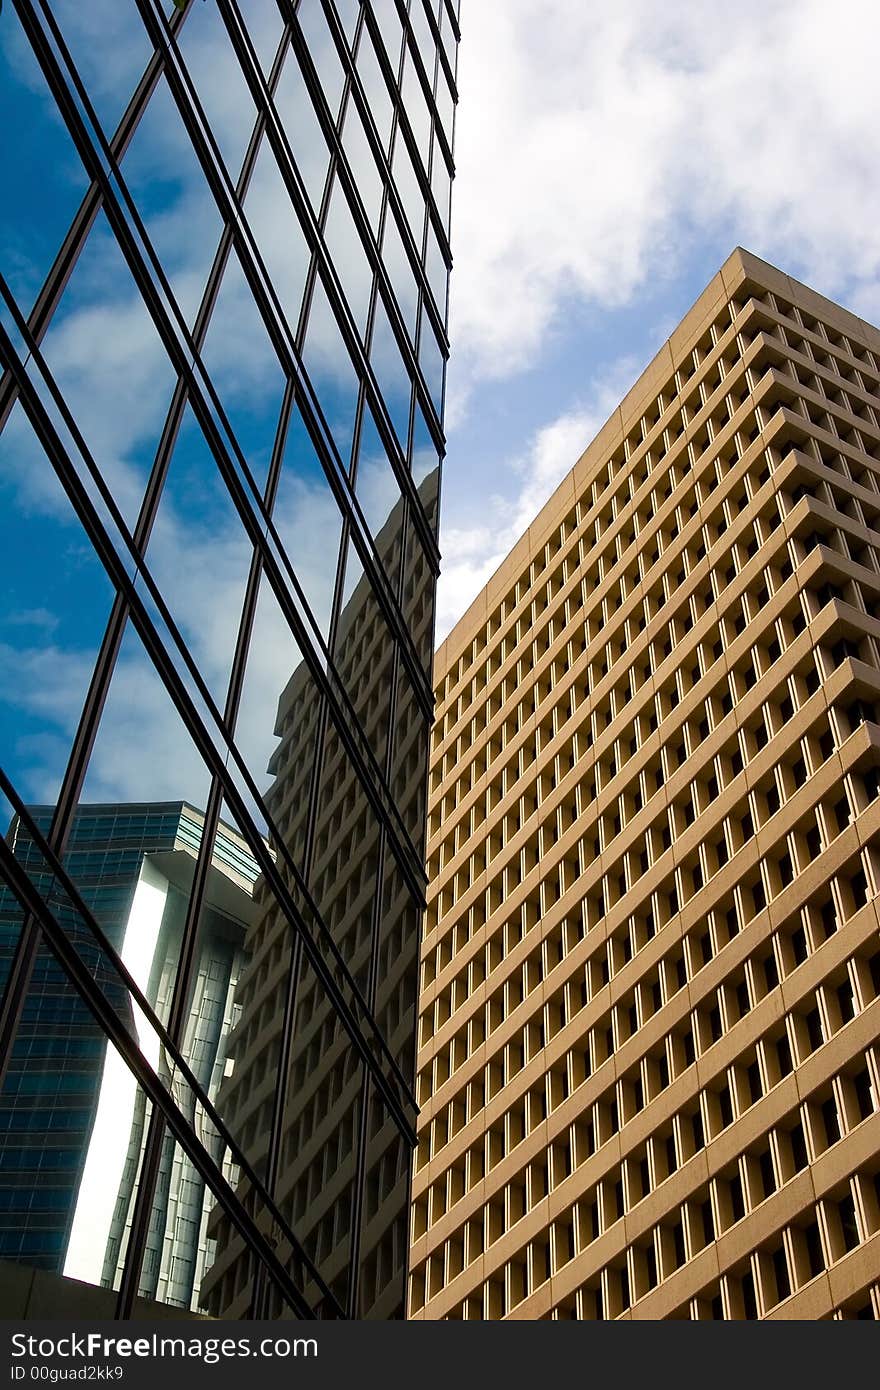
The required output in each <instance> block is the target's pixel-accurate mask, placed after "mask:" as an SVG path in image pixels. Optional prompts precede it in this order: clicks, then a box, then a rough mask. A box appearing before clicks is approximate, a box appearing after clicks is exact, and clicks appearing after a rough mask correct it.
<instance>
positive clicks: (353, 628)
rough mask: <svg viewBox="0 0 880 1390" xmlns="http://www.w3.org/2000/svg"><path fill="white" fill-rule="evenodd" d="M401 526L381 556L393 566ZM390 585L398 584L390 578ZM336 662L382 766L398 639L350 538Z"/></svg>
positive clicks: (398, 544)
mask: <svg viewBox="0 0 880 1390" xmlns="http://www.w3.org/2000/svg"><path fill="white" fill-rule="evenodd" d="M399 529H400V528H397V530H396V531H395V532H394V533H393V534H392V535H391V536H390V537H389V538H388V542H387V543H386V544H385V546H384V547H383V549H384V551H385V553H384V554H382V556H381V558H382V559H383V561H385V563H386V568H388V569H389V571H390V570H391V569H392V567H393V564H394V561H395V559H396V560H397V561H398V562H399V559H400V535H399ZM392 587H393V588H395V587H396V584H395V583H394V581H392ZM334 662H335V666H336V670H337V671H338V672H339V675H340V677H341V680H342V683H343V685H344V687H345V690H346V692H347V694H348V697H349V699H350V701H351V703H352V705H353V707H354V712H355V714H356V716H357V718H358V720H359V721H360V725H361V728H362V729H363V731H364V733H365V734H366V736H367V740H368V742H369V744H370V747H371V748H372V750H373V754H374V756H375V758H376V761H377V762H378V764H379V767H380V768H384V766H385V755H386V752H387V745H388V722H389V721H388V715H389V708H390V704H391V682H392V671H393V667H394V642H393V639H392V637H391V633H390V631H389V630H388V626H387V624H386V622H385V618H384V616H383V614H382V610H381V608H380V607H379V603H378V600H377V599H376V595H375V593H374V591H373V587H372V585H371V583H370V581H369V579H368V577H367V576H366V575H365V574H364V572H363V567H362V565H361V562H360V559H359V557H358V555H357V552H356V551H355V548H354V544H353V543H352V542H351V541H349V546H348V559H347V562H346V571H345V589H344V605H343V608H342V611H341V613H340V615H339V622H338V625H337V632H336V645H335V647H334Z"/></svg>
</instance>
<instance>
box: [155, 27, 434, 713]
mask: <svg viewBox="0 0 880 1390" xmlns="http://www.w3.org/2000/svg"><path fill="white" fill-rule="evenodd" d="M137 3H138V7H139V8H140V9H141V12H142V17H143V19H144V24H145V25H146V26H147V28H148V29H149V31H150V36H151V38H152V39H153V41H154V42H156V43H157V44H161V43H165V41H166V40H165V36H164V32H163V31H162V29H161V27H160V26H159V25H158V23H157V22H156V21H155V17H154V16H153V15H152V13H151V11H150V10H149V3H150V0H137ZM219 7H220V10H221V16H222V18H223V20H224V23H225V24H226V28H227V33H228V34H229V38H230V42H231V44H232V47H233V49H234V51H235V53H236V56H237V58H238V61H239V65H240V66H241V68H242V74H243V76H244V77H245V80H246V81H247V83H248V86H249V88H250V91H251V95H252V97H253V99H254V102H255V104H256V106H257V109H258V110H260V111H262V112H263V113H264V115H265V117H266V122H267V138H268V139H269V143H270V145H271V146H272V150H273V153H274V154H275V158H276V161H277V164H278V168H279V172H280V174H281V177H282V180H283V182H284V184H285V187H286V188H287V192H288V196H289V197H290V199H291V201H292V203H293V205H294V208H295V210H296V214H297V218H298V220H299V222H300V225H301V227H302V230H303V233H304V235H305V237H306V241H307V242H308V244H309V249H310V251H311V252H312V255H313V256H315V257H316V259H317V261H318V263H319V264H320V267H321V277H322V282H323V284H324V288H325V290H326V291H327V293H328V297H329V298H330V302H331V305H333V306H334V308H335V310H336V312H337V320H338V325H339V328H340V332H341V334H342V337H343V340H344V342H345V344H346V347H347V348H348V351H349V354H350V355H351V357H352V360H353V362H354V363H355V366H356V369H357V372H358V375H359V376H360V378H361V380H363V381H365V382H366V383H367V384H368V387H369V394H370V404H371V406H372V407H373V410H374V414H375V416H376V421H377V425H378V426H379V430H380V434H381V435H382V439H383V443H384V444H385V447H386V451H387V452H388V455H389V460H390V461H391V462H392V467H393V468H394V471H395V474H396V475H397V478H398V484H399V485H400V487H401V491H402V493H403V494H404V495H405V496H407V497H409V499H410V501H411V502H412V503H413V504H414V507H415V510H416V522H417V525H418V529H419V532H420V536H421V539H422V544H423V547H424V549H425V553H426V556H427V557H428V559H429V563H430V564H431V566H432V568H433V570H434V572H435V573H437V572H438V569H439V549H438V546H437V540H436V537H435V536H434V534H433V531H432V529H431V526H430V523H429V522H428V519H427V517H426V516H425V513H424V507H423V505H422V501H421V498H420V497H419V495H418V492H417V490H416V487H415V484H414V482H413V479H412V475H411V474H410V472H409V470H408V469H407V467H406V460H405V458H404V456H403V454H402V451H401V449H400V445H399V444H398V442H397V438H396V435H395V433H394V429H393V426H392V425H391V422H390V417H388V415H387V409H386V407H385V403H384V400H383V399H382V395H381V392H380V391H379V388H378V385H377V383H376V381H375V376H374V374H373V371H372V368H371V367H370V365H369V362H368V360H367V359H366V355H365V353H364V351H363V348H362V347H361V345H360V340H359V338H358V336H357V331H356V329H355V326H354V323H353V321H352V320H351V314H350V310H349V307H348V304H347V301H346V299H345V295H344V294H343V292H342V288H341V285H340V282H339V277H338V273H337V271H336V268H335V266H334V265H333V263H332V260H331V258H330V256H329V255H328V253H327V250H326V246H325V244H324V239H323V235H322V233H321V231H320V227H319V222H318V219H317V217H316V216H315V214H314V213H313V212H312V208H311V203H310V201H309V199H308V196H307V194H306V192H305V189H304V187H303V184H302V180H301V177H300V174H299V170H298V168H297V165H296V161H295V159H294V157H293V154H292V151H291V149H290V143H289V141H288V139H287V135H286V132H285V131H284V128H283V126H282V124H281V121H280V120H279V118H278V114H277V111H276V109H275V104H274V100H273V96H272V93H270V92H269V90H268V88H267V86H266V82H265V79H264V77H263V74H262V70H261V68H260V65H259V63H258V62H257V60H256V57H255V55H254V52H253V46H252V44H251V41H250V38H249V35H248V34H247V30H246V28H245V26H244V24H243V22H242V20H241V17H240V13H239V12H238V9H237V7H233V6H231V5H229V4H227V3H225V0H219ZM230 19H231V21H232V22H230ZM151 24H152V26H153V27H152V28H151ZM292 33H293V37H294V38H296V36H297V35H299V28H298V26H297V28H296V30H295V31H292ZM299 39H300V46H299V47H297V48H295V52H296V56H297V60H298V61H299V63H300V67H301V68H302V69H303V77H304V79H305V80H306V83H307V87H309V92H310V96H311V97H312V100H313V103H314V105H315V108H316V114H318V116H319V118H320V116H321V103H324V97H323V92H322V90H321V88H320V85H319V84H318V82H317V77H316V76H315V75H314V74H312V80H311V84H310V82H309V73H308V71H307V69H306V65H305V64H304V62H303V51H302V38H301V35H299ZM307 56H308V55H307V54H306V57H307ZM172 59H174V61H171V60H172ZM166 77H167V79H168V84H169V87H170V89H171V91H172V94H173V95H174V97H175V100H176V101H177V104H178V107H179V110H180V113H181V117H182V119H183V121H184V123H185V125H186V126H187V129H188V131H189V134H190V138H191V140H192V142H193V146H194V148H195V150H196V153H197V155H198V157H199V160H200V162H201V164H202V169H203V172H204V173H205V177H206V180H207V182H208V184H209V186H210V187H211V189H212V191H213V192H214V196H215V199H216V201H217V204H218V208H219V210H220V212H221V215H222V216H223V217H224V218H226V219H227V220H231V221H233V222H234V224H235V225H236V229H237V230H238V231H239V232H240V234H241V236H242V238H243V239H244V240H245V241H246V242H247V247H248V252H247V254H248V255H249V256H251V257H253V262H254V267H253V275H252V273H250V268H249V267H248V266H247V265H246V264H244V256H242V261H243V268H244V269H245V273H246V275H247V276H248V280H249V282H250V283H251V287H252V289H253V292H254V298H255V299H256V301H257V304H258V307H259V308H260V310H261V313H263V317H264V319H265V318H266V312H265V309H264V305H263V301H262V296H261V293H260V291H259V290H258V288H257V285H256V284H255V283H254V278H253V276H254V275H257V276H259V277H262V279H263V280H264V281H265V282H266V292H267V296H268V298H269V300H270V302H271V305H272V308H273V310H274V311H275V315H276V318H277V320H278V323H279V325H280V327H281V331H282V343H281V344H280V345H278V351H279V355H280V356H281V357H282V360H283V361H285V365H286V366H287V370H288V371H290V372H292V373H296V374H297V375H298V376H299V377H300V379H301V382H302V384H303V387H304V390H305V391H306V392H307V394H308V397H309V403H310V406H311V409H312V410H313V411H314V414H315V416H316V418H318V419H320V420H321V421H322V423H323V424H324V429H323V436H324V440H325V442H326V444H327V445H328V446H329V450H330V453H331V455H332V456H333V463H332V465H331V466H332V467H334V468H337V469H338V470H339V477H340V481H341V485H342V492H343V494H344V497H345V501H344V503H342V504H341V505H342V506H343V510H344V511H346V512H347V513H348V514H350V515H351V518H352V520H353V521H354V522H355V523H356V524H355V527H354V534H355V539H356V541H357V544H358V551H359V553H360V554H361V559H362V560H363V562H364V569H365V571H367V572H368V573H369V574H370V577H371V580H372V582H373V586H374V588H375V589H376V591H377V595H378V597H379V598H380V600H381V599H382V597H383V594H385V593H387V597H388V600H389V602H390V607H391V610H392V612H393V614H394V617H393V619H391V620H390V622H389V625H390V626H391V629H392V631H393V632H394V633H395V635H396V636H397V638H398V640H399V641H400V642H401V645H402V646H403V648H404V651H405V652H406V654H407V660H408V663H409V664H410V666H411V667H412V675H413V682H414V685H415V686H416V688H417V690H420V691H421V690H422V689H423V690H424V692H425V694H426V696H427V698H428V699H429V700H430V699H431V698H432V693H433V692H432V691H431V688H430V682H429V681H428V680H427V677H426V675H425V673H424V670H423V668H422V666H421V663H420V661H419V659H418V656H417V654H416V653H415V652H414V650H413V648H412V644H411V639H410V636H409V632H408V629H407V627H406V624H405V622H404V621H403V618H402V616H401V615H400V614H399V609H398V606H397V603H396V599H395V598H394V597H393V596H392V595H391V591H390V589H386V585H385V583H384V574H383V570H382V564H381V560H379V559H378V556H377V555H376V554H375V546H374V542H373V540H372V535H371V533H370V530H369V527H367V525H366V522H365V520H364V518H363V514H362V512H361V507H360V501H359V499H358V498H357V496H356V494H355V492H354V490H353V488H352V487H351V484H350V480H349V478H348V472H347V470H346V469H344V468H342V467H341V466H340V464H339V463H338V462H337V461H336V460H337V456H338V451H337V449H336V445H335V443H334V442H333V439H332V435H331V434H330V432H329V430H327V428H326V422H324V421H323V412H322V410H321V407H320V403H319V402H318V399H317V396H316V395H315V392H314V390H313V388H312V386H311V382H310V379H309V374H308V371H307V369H306V368H305V366H304V364H303V363H302V359H301V355H300V353H299V352H298V350H297V348H296V344H295V340H294V338H293V336H292V335H291V334H289V332H288V331H287V322H286V317H285V315H284V312H283V310H282V309H281V307H280V304H279V303H278V300H277V296H276V295H275V291H274V288H273V286H272V284H271V281H270V280H269V277H268V276H266V274H265V267H264V266H263V262H262V257H261V256H260V253H259V249H258V247H257V246H256V242H255V240H254V238H253V235H252V233H251V232H250V229H249V226H248V223H247V218H246V214H245V213H244V211H243V210H242V208H241V207H240V205H239V204H238V203H237V202H236V200H235V199H234V197H231V190H230V186H229V181H228V176H227V175H226V172H225V169H224V167H223V163H222V160H221V159H220V157H219V153H218V151H217V148H216V144H215V142H214V138H213V135H212V132H211V130H210V126H209V123H208V122H207V120H206V119H205V116H204V112H203V111H202V108H201V105H200V103H199V99H198V95H197V93H196V92H195V91H194V89H193V87H192V83H191V81H190V79H189V75H188V73H187V71H186V66H185V64H184V63H183V61H182V60H181V59H180V56H179V54H178V52H177V49H176V47H173V48H172V49H171V50H170V51H169V61H168V63H167V64H166ZM178 79H179V81H180V87H181V89H182V90H181V91H178V89H177V87H176V83H177V81H178ZM312 87H314V88H315V90H312ZM184 93H185V94H184ZM324 104H325V103H324ZM325 105H326V104H325ZM324 114H325V120H329V117H327V115H326V112H325V113H324ZM194 118H195V119H194ZM196 120H197V124H196ZM329 144H330V147H331V151H332V152H333V153H334V154H335V155H336V162H337V166H341V164H342V158H343V156H342V155H341V151H340V150H339V149H337V142H336V140H335V137H334V138H333V139H330V140H329ZM230 202H231V205H232V211H231V213H230ZM365 249H366V248H365ZM372 268H373V269H374V271H375V269H376V267H375V266H373V267H372ZM379 272H380V275H381V274H385V272H384V267H383V265H382V263H381V260H380V261H379ZM386 279H387V275H386ZM389 293H390V291H389ZM391 299H392V302H393V304H394V310H393V314H397V313H399V311H398V310H397V306H396V300H394V298H393V295H392V296H391ZM393 314H391V315H390V317H392V318H393ZM266 324H267V328H269V330H270V332H271V327H270V325H269V321H268V319H266ZM400 331H401V332H403V329H402V327H401V330H400ZM410 355H412V353H411V350H410ZM404 357H405V355H404ZM416 370H418V368H416ZM410 374H411V375H412V372H411V373H410ZM432 409H433V406H432ZM303 414H304V417H305V416H306V412H305V411H304V412H303ZM306 418H307V417H306ZM426 418H427V417H426ZM307 423H308V420H307ZM435 432H436V431H435ZM310 433H311V429H310ZM440 438H441V440H442V433H441V434H440ZM435 442H436V441H435ZM398 456H399V457H398ZM322 462H323V459H322ZM325 469H326V464H325ZM331 482H332V479H331ZM374 557H375V558H374ZM374 569H377V572H376V573H374ZM426 715H427V717H430V714H429V713H428V711H427V706H426Z"/></svg>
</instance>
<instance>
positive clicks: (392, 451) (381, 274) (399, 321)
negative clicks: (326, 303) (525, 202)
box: [218, 0, 448, 572]
mask: <svg viewBox="0 0 880 1390" xmlns="http://www.w3.org/2000/svg"><path fill="white" fill-rule="evenodd" d="M218 3H219V4H220V6H221V10H222V11H223V13H224V16H225V14H226V12H227V11H231V12H233V13H235V15H236V18H237V22H238V25H239V29H240V31H241V33H242V34H244V33H245V27H244V24H243V23H242V21H241V18H240V16H239V14H238V8H237V0H218ZM280 3H282V4H283V3H284V0H280ZM331 28H332V26H331ZM232 37H233V36H232V33H231V31H230V38H232ZM233 42H235V39H234V38H233ZM291 42H292V47H293V50H294V52H295V54H296V57H297V61H298V62H299V65H300V69H301V71H302V74H303V79H304V81H305V83H306V88H307V90H308V92H309V96H310V97H311V100H312V105H313V106H314V108H315V114H316V115H317V117H318V121H319V124H320V125H321V128H322V130H323V133H324V137H325V139H326V140H327V143H328V146H329V148H330V151H331V154H332V156H333V160H334V166H335V170H336V175H337V178H338V179H339V181H340V182H341V184H342V187H343V190H344V192H345V196H346V201H347V203H348V207H349V210H350V212H351V215H352V219H353V221H354V224H355V227H356V229H357V232H358V235H359V237H360V240H361V244H362V246H363V249H364V253H365V255H366V259H367V262H368V264H369V266H370V270H371V271H372V273H373V276H374V278H376V279H377V280H378V284H379V290H380V293H381V296H382V303H383V307H384V309H385V312H386V313H387V315H388V321H389V323H390V324H391V327H392V331H393V332H394V336H395V341H396V342H397V346H398V349H399V351H400V354H401V359H402V361H403V363H404V365H405V367H406V369H407V373H408V375H409V377H410V380H411V382H414V383H415V387H416V396H417V398H418V399H419V401H420V403H421V405H422V412H423V414H424V417H425V422H426V424H427V425H428V427H429V429H430V431H431V437H432V440H433V442H434V445H435V447H436V448H437V451H438V453H440V454H442V453H443V452H444V448H445V443H444V439H443V431H442V426H441V425H440V422H439V419H436V418H435V416H436V412H435V410H434V403H433V401H432V400H431V395H430V392H429V391H428V389H427V386H426V384H425V383H424V380H423V374H422V371H421V367H420V366H419V360H418V355H417V353H416V352H415V350H414V348H413V346H412V345H411V343H410V340H409V335H408V334H407V331H406V328H405V326H404V322H403V318H402V315H401V312H400V306H399V304H398V302H397V296H396V295H395V293H394V290H393V287H392V285H391V280H390V278H389V275H388V270H387V268H386V266H385V262H384V261H383V259H382V256H381V253H380V252H379V250H378V244H377V241H376V239H375V237H374V235H373V230H372V227H371V226H370V223H369V221H368V219H367V215H366V213H365V212H364V210H363V206H362V203H361V200H360V193H359V191H358V187H357V182H356V180H355V179H354V177H353V175H352V173H351V170H350V168H349V164H348V156H347V154H346V152H345V150H344V149H343V147H342V142H341V139H340V138H339V136H338V134H337V131H336V123H335V122H334V120H333V116H332V113H331V112H330V109H329V107H328V105H327V99H326V97H325V96H324V90H323V87H322V86H321V82H320V79H319V78H318V75H317V72H316V71H315V68H314V63H313V60H312V57H311V54H310V53H309V49H308V44H307V43H306V41H305V38H304V36H303V34H302V31H301V29H300V28H299V25H298V24H297V25H296V26H295V27H294V26H291ZM336 42H337V46H338V44H339V43H340V42H341V43H342V45H343V48H344V47H345V41H344V39H342V40H340V39H339V38H338V36H336ZM350 62H351V60H350V58H349V64H350ZM254 71H256V69H255V70H254ZM343 71H344V73H345V76H346V78H347V79H348V81H349V100H350V101H351V100H354V102H355V106H356V107H357V105H358V102H357V94H356V92H355V82H354V76H353V72H352V69H351V68H350V66H348V65H343ZM259 89H260V83H259V80H258V79H257V81H256V82H254V83H252V92H253V95H254V97H255V99H257V98H259V101H262V93H261V91H260V90H259ZM362 119H363V118H362ZM269 138H270V143H271V141H272V130H271V127H270V132H269ZM377 138H378V137H377ZM276 140H277V143H278V146H279V148H278V149H275V146H274V145H273V149H275V153H276V158H277V159H278V162H279V165H283V166H284V167H285V168H289V169H290V170H291V180H294V181H295V176H294V174H293V173H292V171H293V170H294V169H295V167H296V160H295V158H294V156H293V153H292V151H291V149H290V145H289V141H288V140H287V136H286V132H284V131H283V129H282V127H281V123H280V122H278V135H277V137H276ZM282 174H283V169H282ZM381 176H382V175H380V177H381ZM285 182H286V183H287V182H288V180H287V178H285ZM384 189H385V190H387V194H388V198H389V200H390V201H391V203H392V204H394V205H395V206H402V205H400V199H399V195H398V193H397V189H396V187H395V185H394V183H393V181H392V180H391V179H390V176H389V178H388V181H387V182H384ZM291 196H292V197H294V194H293V193H291ZM297 197H298V195H297ZM296 200H297V198H296V197H295V198H294V201H295V202H296ZM386 216H387V213H386ZM401 219H402V220H401ZM396 221H397V223H398V232H399V234H400V237H401V241H402V244H403V246H404V250H405V252H406V255H407V259H408V261H409V264H410V269H411V270H412V271H413V278H414V280H415V284H416V288H417V289H418V290H420V291H421V299H420V302H421V303H424V302H425V300H426V296H427V297H428V298H429V299H430V298H431V290H430V286H429V285H427V277H426V273H425V271H424V270H423V269H422V265H421V260H420V258H419V256H418V254H416V253H414V252H413V250H412V245H411V241H412V235H411V232H410V230H409V225H408V223H407V221H406V218H405V216H404V215H403V213H402V212H401V213H400V215H399V216H398V217H397V218H396ZM311 234H312V233H311V232H310V233H309V235H311ZM314 236H315V238H316V247H315V249H316V252H317V255H318V257H319V260H320V264H321V271H322V279H323V281H324V284H325V288H326V290H327V292H328V294H329V296H330V299H331V303H333V304H334V305H335V306H336V307H337V308H339V309H340V310H341V320H340V323H339V327H340V332H341V333H342V337H343V339H344V341H345V345H346V347H347V348H348V351H349V355H350V356H351V357H352V360H353V362H354V364H355V368H356V371H357V374H358V376H359V378H360V380H361V381H362V382H363V383H364V385H365V387H366V391H367V395H368V398H369V402H370V407H371V409H372V411H373V415H374V418H375V421H376V425H377V428H378V430H379V434H380V436H381V439H382V443H383V444H384V446H385V451H386V453H387V455H388V458H389V461H390V463H391V466H392V469H393V472H394V474H395V477H396V478H397V482H398V486H399V487H400V490H401V493H402V494H403V495H404V496H405V497H406V498H407V500H408V501H409V503H410V506H411V508H412V510H413V519H414V523H415V526H416V530H417V532H418V535H419V538H420V540H421V543H422V547H423V549H424V551H425V554H426V556H427V558H428V560H429V563H430V564H431V565H432V567H433V568H434V570H435V572H436V571H437V569H438V565H439V547H438V544H437V538H436V536H435V534H434V532H433V529H432V527H431V523H430V522H429V520H428V518H427V515H426V513H425V509H424V505H423V503H422V499H421V497H420V496H419V493H418V489H417V487H416V485H415V482H414V480H413V476H412V474H411V472H410V470H409V467H408V466H407V461H406V450H405V448H402V447H401V445H400V444H399V443H398V440H397V435H396V434H395V431H394V426H393V425H392V423H391V417H390V415H389V414H388V408H387V406H386V404H385V401H384V398H383V396H382V392H381V390H380V389H379V385H378V381H377V380H376V375H375V371H374V369H373V367H372V365H371V363H370V360H369V356H368V354H367V352H366V350H365V349H364V347H363V345H362V343H361V339H360V336H359V334H358V331H357V327H356V325H355V323H354V321H353V319H352V317H351V311H350V308H349V306H348V302H347V300H346V297H345V294H344V292H343V290H342V287H341V284H340V282H339V274H338V271H337V269H336V267H335V265H334V263H333V258H332V257H331V256H330V255H329V253H328V252H327V249H326V245H325V242H324V236H323V233H322V232H321V231H320V229H319V228H318V223H317V219H316V220H315V229H314ZM423 281H424V282H425V283H424V284H423V283H422V282H423ZM428 307H429V311H430V307H431V305H430V304H429V306H428ZM441 341H442V342H443V343H445V344H446V351H447V353H448V342H447V340H446V336H445V330H444V333H443V336H442V338H441ZM426 404H427V405H428V406H429V409H428V410H427V411H426V410H425V405H426Z"/></svg>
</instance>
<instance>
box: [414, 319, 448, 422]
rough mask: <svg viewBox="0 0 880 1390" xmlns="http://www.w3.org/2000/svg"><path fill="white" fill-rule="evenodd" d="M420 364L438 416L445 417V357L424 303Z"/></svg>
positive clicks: (420, 339)
mask: <svg viewBox="0 0 880 1390" xmlns="http://www.w3.org/2000/svg"><path fill="white" fill-rule="evenodd" d="M419 366H420V367H421V369H422V372H423V374H424V377H425V381H426V382H427V384H428V391H429V393H430V396H431V400H432V401H433V403H434V409H435V410H436V412H437V416H438V418H439V419H441V420H442V418H443V377H444V372H445V367H446V363H445V359H444V357H443V353H442V351H441V348H440V344H439V343H438V341H437V335H436V333H435V332H434V329H433V328H432V326H431V320H430V319H429V318H428V315H427V312H426V310H425V307H424V305H423V306H422V332H421V337H420V338H419Z"/></svg>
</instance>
